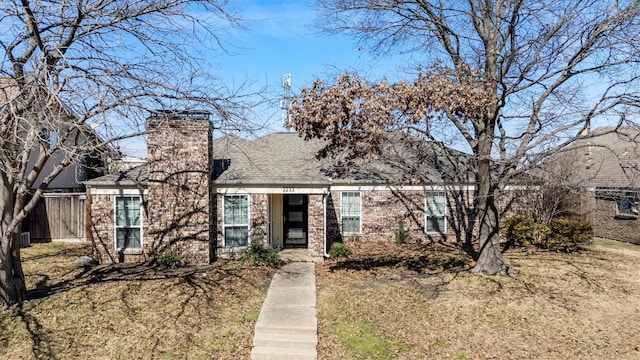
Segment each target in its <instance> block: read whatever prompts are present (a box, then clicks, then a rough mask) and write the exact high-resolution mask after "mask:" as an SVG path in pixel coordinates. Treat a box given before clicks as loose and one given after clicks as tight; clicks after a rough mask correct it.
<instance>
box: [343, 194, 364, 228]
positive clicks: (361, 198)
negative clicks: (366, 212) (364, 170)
mask: <svg viewBox="0 0 640 360" xmlns="http://www.w3.org/2000/svg"><path fill="white" fill-rule="evenodd" d="M345 193H350V194H351V193H353V194H358V196H360V214H358V217H359V219H360V221H359V224H360V227H359V228H358V231H357V232H345V231H344V229H342V219H343V218H345V217H352V216H345V215H344V211H343V210H344V209H343V208H342V206H343V205H344V203H343V201H342V198H343V196H344V194H345ZM362 203H363V196H362V191H341V192H340V230H341V232H342V235H361V234H362V208H363V207H364V206H362V205H363V204H362Z"/></svg>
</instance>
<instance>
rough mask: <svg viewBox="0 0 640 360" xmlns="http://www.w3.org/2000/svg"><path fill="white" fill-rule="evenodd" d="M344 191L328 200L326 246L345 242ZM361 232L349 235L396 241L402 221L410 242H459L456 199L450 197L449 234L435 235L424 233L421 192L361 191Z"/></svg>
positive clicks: (364, 238) (448, 208) (338, 192)
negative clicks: (342, 222) (342, 213)
mask: <svg viewBox="0 0 640 360" xmlns="http://www.w3.org/2000/svg"><path fill="white" fill-rule="evenodd" d="M340 193H341V192H340V191H332V192H331V194H330V197H329V198H328V201H327V225H328V228H327V247H330V246H331V244H332V243H333V242H336V241H343V240H344V239H343V235H342V234H341V230H340V223H341V211H340V206H341V203H340V201H341V194H340ZM361 193H362V195H361V196H362V220H361V221H362V233H361V234H355V235H346V236H348V237H351V238H357V239H359V240H360V241H383V242H393V241H395V232H396V230H397V229H398V223H399V221H402V222H403V224H404V228H405V230H406V231H408V232H409V235H410V236H411V241H418V242H428V241H448V242H454V241H458V240H459V235H458V234H457V233H456V232H457V229H458V228H459V226H458V225H457V221H458V219H457V216H456V215H457V214H456V213H455V211H452V209H456V208H457V207H459V206H456V203H455V199H456V197H454V196H452V195H451V194H447V200H448V202H449V204H448V207H447V225H446V228H447V233H446V234H433V233H429V234H428V233H426V232H425V220H426V219H425V215H426V214H425V211H424V208H425V196H424V192H423V191H422V190H411V191H406V190H401V191H392V190H368V191H362V192H361Z"/></svg>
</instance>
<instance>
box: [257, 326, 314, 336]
mask: <svg viewBox="0 0 640 360" xmlns="http://www.w3.org/2000/svg"><path fill="white" fill-rule="evenodd" d="M255 333H256V334H268V335H281V336H289V335H303V336H317V335H318V326H317V325H316V326H274V325H268V324H265V325H262V324H260V325H256V328H255Z"/></svg>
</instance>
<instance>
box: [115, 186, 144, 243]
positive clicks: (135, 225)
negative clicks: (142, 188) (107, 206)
mask: <svg viewBox="0 0 640 360" xmlns="http://www.w3.org/2000/svg"><path fill="white" fill-rule="evenodd" d="M140 204H141V201H140V197H139V196H118V197H116V199H115V207H116V211H115V216H116V219H115V224H116V226H115V228H116V248H117V249H118V250H127V249H140V248H142V219H141V218H140V215H141V211H140Z"/></svg>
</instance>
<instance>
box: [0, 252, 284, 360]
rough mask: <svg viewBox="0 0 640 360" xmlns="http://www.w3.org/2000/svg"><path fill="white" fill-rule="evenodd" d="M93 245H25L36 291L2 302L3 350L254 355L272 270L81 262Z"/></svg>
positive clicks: (124, 355) (51, 354)
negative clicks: (5, 305) (8, 304)
mask: <svg viewBox="0 0 640 360" xmlns="http://www.w3.org/2000/svg"><path fill="white" fill-rule="evenodd" d="M87 252H88V249H87V248H86V247H83V246H73V245H68V244H66V245H65V244H56V243H54V244H35V245H33V246H31V247H30V248H27V249H23V251H22V256H23V266H24V270H25V274H26V278H27V283H28V285H27V287H28V290H29V296H30V298H32V300H29V301H27V302H26V303H25V304H24V305H23V306H22V308H11V309H8V310H7V309H4V310H2V309H0V329H2V330H1V331H0V348H2V352H0V358H6V359H81V358H86V359H243V358H248V357H249V353H250V350H251V340H252V337H253V328H254V325H255V321H256V320H257V318H258V314H259V312H260V308H261V306H262V302H263V301H264V297H265V296H266V291H267V289H268V286H269V283H270V281H271V277H272V275H273V272H274V269H270V268H243V269H232V268H224V267H200V268H186V269H178V270H164V269H161V268H157V267H148V266H142V265H124V266H106V267H105V266H93V267H89V266H88V267H84V266H82V265H80V264H78V263H77V262H75V260H76V259H77V257H78V256H79V255H81V254H84V253H87ZM205 274H206V275H205Z"/></svg>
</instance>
